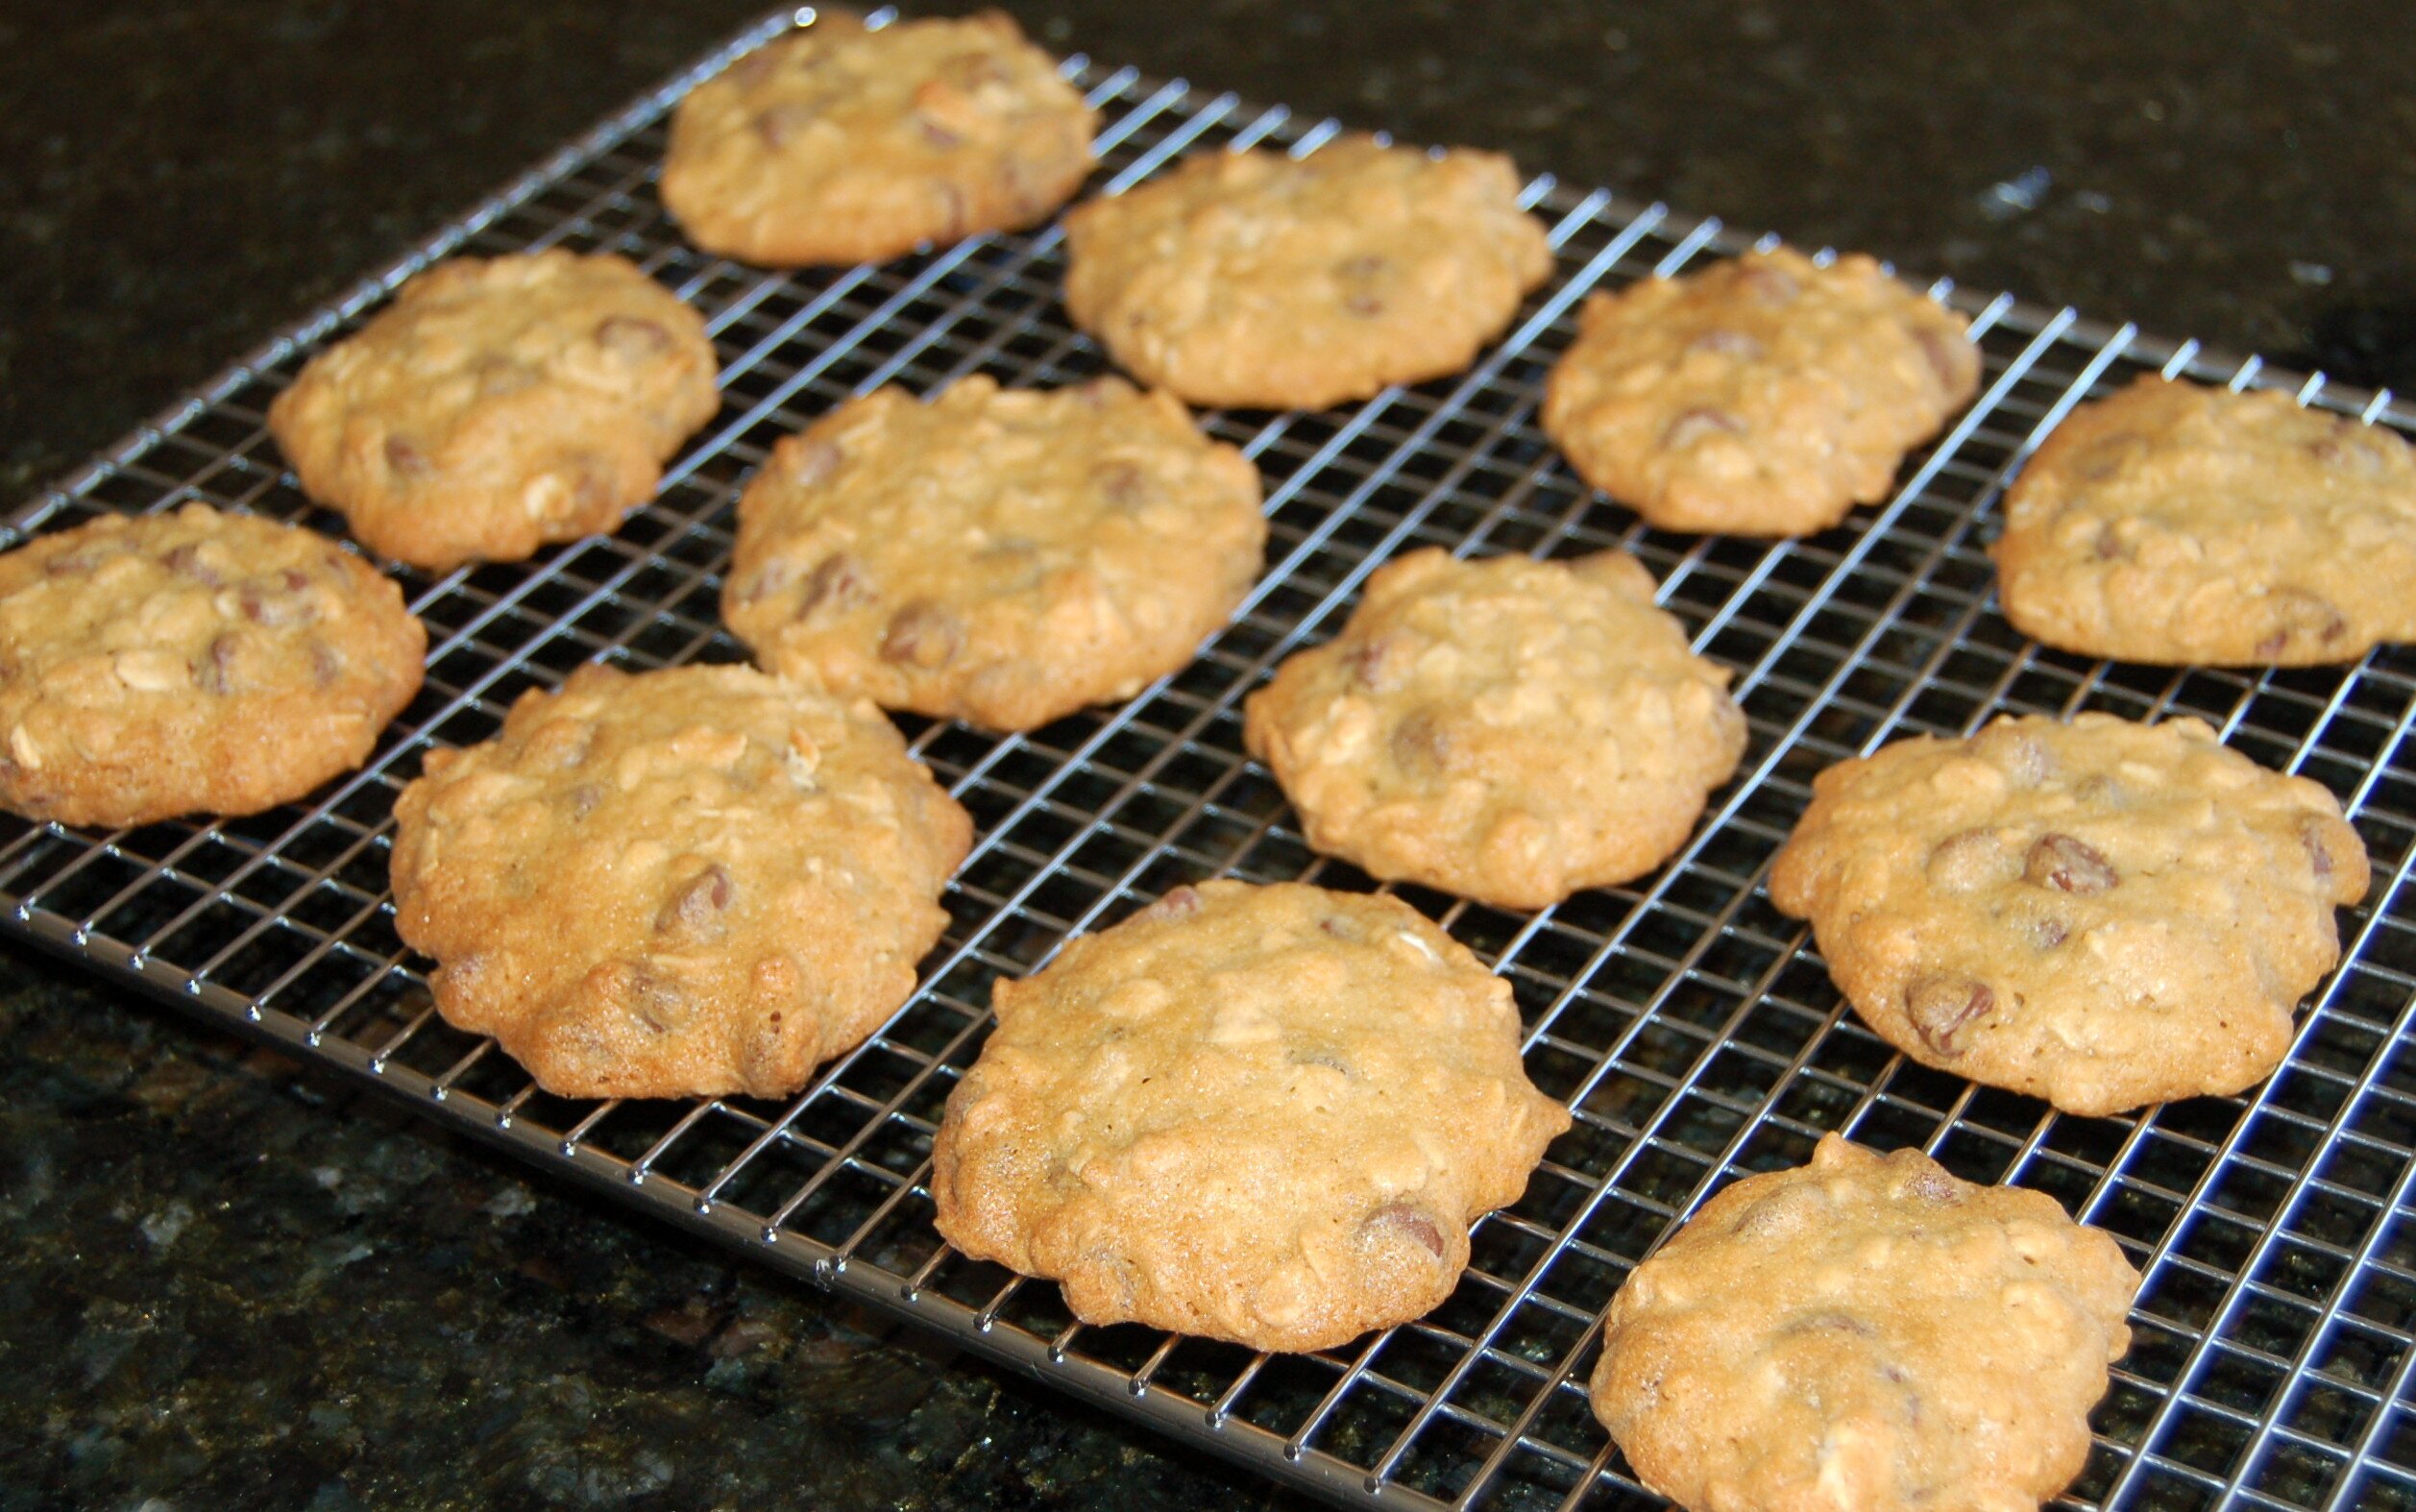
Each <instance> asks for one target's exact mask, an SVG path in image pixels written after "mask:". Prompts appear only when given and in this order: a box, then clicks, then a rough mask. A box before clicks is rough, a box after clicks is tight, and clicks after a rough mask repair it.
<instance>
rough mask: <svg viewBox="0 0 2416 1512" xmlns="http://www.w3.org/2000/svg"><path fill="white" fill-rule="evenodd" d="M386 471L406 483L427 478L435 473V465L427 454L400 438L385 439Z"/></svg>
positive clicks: (389, 437) (390, 437)
mask: <svg viewBox="0 0 2416 1512" xmlns="http://www.w3.org/2000/svg"><path fill="white" fill-rule="evenodd" d="M386 471H387V472H389V473H392V474H393V475H394V476H397V477H399V478H403V479H404V480H406V481H408V480H411V479H415V478H422V477H426V476H428V475H429V474H431V473H433V472H435V471H436V464H435V463H433V462H430V461H429V460H428V459H427V452H425V451H421V450H420V449H419V448H418V447H417V446H415V445H413V444H412V443H411V442H409V441H407V440H405V439H403V437H401V436H388V437H387V438H386Z"/></svg>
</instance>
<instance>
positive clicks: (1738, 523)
mask: <svg viewBox="0 0 2416 1512" xmlns="http://www.w3.org/2000/svg"><path fill="white" fill-rule="evenodd" d="M1979 376H1980V354H1979V352H1978V350H1977V349H1976V348H1974V347H1973V346H1972V344H1971V340H1970V337H1969V336H1968V335H1967V334H1966V323H1965V320H1964V318H1963V317H1962V316H1960V315H1958V314H1956V313H1954V312H1953V311H1952V310H1949V309H1946V308H1944V307H1943V306H1941V305H1939V304H1937V303H1936V302H1935V301H1932V300H1928V299H1924V298H1922V297H1921V295H1920V294H1918V293H1917V292H1916V291H1915V290H1913V289H1910V288H1907V287H1906V286H1905V285H1903V284H1902V283H1899V282H1897V281H1896V280H1894V279H1891V278H1890V277H1889V276H1888V275H1887V273H1886V272H1885V271H1884V270H1882V269H1881V268H1880V266H1879V264H1878V263H1876V262H1874V261H1872V260H1871V259H1870V258H1868V257H1866V256H1859V255H1858V256H1845V257H1840V258H1839V259H1837V261H1835V262H1833V263H1831V264H1829V265H1828V266H1827V267H1820V266H1818V265H1816V264H1815V263H1814V262H1813V261H1812V260H1811V259H1810V258H1808V257H1805V256H1802V255H1801V254H1799V253H1794V252H1790V251H1788V250H1786V249H1784V248H1781V249H1778V250H1776V251H1772V252H1751V253H1747V254H1745V256H1742V257H1739V258H1736V259H1735V260H1733V261H1727V262H1717V263H1714V264H1712V265H1711V266H1710V267H1708V268H1706V269H1704V270H1703V271H1702V272H1700V273H1695V274H1690V275H1688V276H1687V277H1685V278H1682V279H1663V278H1651V279H1646V280H1643V281H1641V282H1638V283H1636V284H1633V285H1631V286H1629V287H1627V288H1625V289H1622V290H1620V291H1619V292H1618V293H1615V294H1597V295H1594V296H1592V297H1591V298H1589V299H1588V300H1587V301H1586V302H1585V305H1584V307H1583V309H1582V310H1581V311H1580V313H1579V316H1578V329H1577V339H1576V341H1575V342H1574V343H1573V344H1572V345H1571V347H1570V348H1569V351H1568V353H1567V354H1565V355H1564V356H1562V358H1561V359H1560V361H1559V362H1558V363H1557V364H1556V365H1555V366H1554V367H1553V368H1552V374H1551V379H1550V386H1549V387H1548V389H1547V390H1546V392H1545V396H1544V410H1543V422H1544V428H1545V430H1546V431H1547V432H1549V433H1550V436H1551V438H1552V441H1553V443H1554V444H1555V445H1557V446H1558V447H1559V448H1560V449H1561V451H1565V452H1567V453H1568V455H1569V460H1570V462H1571V463H1572V464H1573V465H1574V467H1575V468H1576V470H1577V472H1578V475H1579V476H1582V477H1584V478H1585V480H1586V481H1587V482H1589V483H1592V484H1593V485H1594V486H1595V487H1597V488H1599V489H1601V490H1602V491H1603V492H1604V493H1606V494H1609V495H1610V496H1611V497H1612V498H1614V499H1616V500H1619V501H1620V502H1622V503H1623V504H1626V505H1627V506H1628V507H1630V508H1632V509H1634V510H1635V511H1636V512H1637V513H1638V514H1640V515H1642V516H1644V518H1645V519H1646V520H1647V521H1648V522H1649V523H1651V524H1654V525H1657V526H1659V527H1660V528H1662V529H1665V530H1699V531H1704V532H1708V533H1715V534H1720V535H1760V536H1785V535H1804V534H1808V533H1810V532H1812V531H1815V530H1823V529H1826V528H1827V527H1829V526H1830V525H1833V524H1837V523H1838V522H1839V521H1841V520H1843V519H1844V518H1845V516H1846V514H1847V513H1848V512H1849V511H1850V510H1851V509H1852V508H1853V507H1854V505H1856V504H1858V503H1864V504H1867V503H1871V502H1874V501H1876V500H1881V499H1884V498H1886V497H1887V494H1888V490H1889V488H1890V487H1891V485H1892V484H1893V482H1894V480H1895V476H1896V470H1897V468H1898V467H1899V466H1900V465H1901V464H1902V462H1903V461H1904V454H1905V452H1906V451H1908V450H1910V449H1911V448H1913V447H1916V446H1918V445H1919V444H1920V443H1922V442H1924V441H1927V440H1928V439H1930V438H1931V437H1932V436H1935V435H1936V434H1938V431H1939V427H1940V426H1941V425H1943V424H1944V423H1945V421H1946V418H1947V417H1948V416H1950V415H1952V414H1954V413H1955V412H1956V411H1957V410H1960V409H1961V408H1963V406H1964V405H1965V403H1967V402H1969V401H1970V399H1971V396H1972V393H1973V391H1974V390H1975V389H1976V388H1977V387H1978V384H1979Z"/></svg>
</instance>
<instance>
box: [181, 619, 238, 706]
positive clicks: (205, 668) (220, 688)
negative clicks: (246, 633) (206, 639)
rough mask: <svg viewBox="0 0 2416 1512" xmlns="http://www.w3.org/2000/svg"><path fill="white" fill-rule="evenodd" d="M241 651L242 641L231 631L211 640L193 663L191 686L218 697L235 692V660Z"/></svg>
mask: <svg viewBox="0 0 2416 1512" xmlns="http://www.w3.org/2000/svg"><path fill="white" fill-rule="evenodd" d="M242 653H243V646H242V642H241V641H239V640H238V639H237V638H236V637H235V635H234V634H233V633H232V631H230V632H229V633H227V634H225V635H222V636H219V637H218V638H217V639H216V640H213V641H211V642H210V643H209V649H208V650H207V651H204V652H203V653H202V659H201V660H200V661H199V662H197V663H196V664H194V667H193V686H194V687H196V688H199V689H200V690H201V691H202V692H204V693H207V694H211V695H216V696H219V697H224V696H226V695H229V694H231V693H233V692H235V691H236V688H237V685H238V679H237V677H236V674H235V661H236V659H237V658H238V657H240V656H241V655H242Z"/></svg>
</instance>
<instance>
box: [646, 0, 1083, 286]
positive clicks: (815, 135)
mask: <svg viewBox="0 0 2416 1512" xmlns="http://www.w3.org/2000/svg"><path fill="white" fill-rule="evenodd" d="M1097 126H1098V117H1097V114H1096V112H1094V111H1093V110H1091V109H1090V107H1089V106H1087V105H1086V104H1085V103H1084V101H1083V98H1082V96H1081V95H1080V94H1079V93H1077V92H1076V91H1075V89H1074V86H1073V85H1070V84H1067V83H1066V82H1065V80H1064V78H1063V77H1062V75H1060V74H1059V72H1058V69H1057V63H1056V61H1055V60H1053V59H1051V58H1050V57H1049V55H1048V54H1046V53H1044V52H1042V51H1040V49H1038V48H1037V47H1035V46H1033V45H1032V44H1031V43H1030V42H1027V41H1025V40H1024V37H1023V33H1022V32H1020V31H1018V30H1017V29H1016V27H1015V23H1014V22H1013V20H1012V19H1010V18H1009V17H1008V16H1007V15H1005V14H1004V13H1002V12H997V11H986V12H982V13H981V14H979V15H975V16H971V17H968V18H966V19H964V20H931V21H904V22H898V23H896V24H893V25H891V26H886V27H883V28H881V29H880V30H878V31H867V30H866V28H865V26H864V24H863V23H862V22H860V21H858V20H856V19H855V18H854V17H853V16H849V15H844V14H842V13H840V12H828V11H826V12H822V14H821V15H820V16H819V17H818V19H817V20H816V21H815V22H814V24H813V25H812V26H810V27H805V28H801V29H800V30H797V31H795V32H792V33H790V34H789V35H788V36H786V37H780V38H777V39H775V40H773V41H769V42H767V43H765V44H764V45H763V46H762V47H760V48H758V49H757V50H756V51H754V52H752V53H749V54H748V55H747V56H745V57H744V58H742V59H740V60H739V61H737V62H735V63H733V64H731V65H730V68H729V70H728V71H727V72H726V73H723V74H721V75H720V77H718V78H714V79H708V80H706V81H705V82H704V83H703V84H700V85H697V86H696V88H695V89H694V90H693V91H692V92H690V94H689V95H688V97H687V98H686V99H684V100H682V101H681V102H680V103H679V108H678V110H676V111H674V112H673V114H672V116H671V151H670V153H669V155H668V156H667V157H666V158H665V159H664V161H663V182H662V195H663V204H664V207H666V208H668V209H669V210H670V211H671V214H672V216H673V217H674V218H675V219H677V220H678V222H679V224H680V229H681V230H682V231H684V232H687V233H688V239H689V240H691V241H693V242H695V243H696V245H697V246H699V247H702V248H703V249H705V250H706V251H707V252H714V253H720V254H721V255H723V256H731V257H737V258H739V259H741V260H742V261H745V262H754V263H762V264H765V265H767V266H771V267H802V266H807V265H810V264H817V263H847V262H880V261H884V260H886V259H888V258H891V257H895V256H902V255H904V254H906V253H909V252H912V251H914V250H915V247H917V246H919V245H921V244H922V243H924V242H953V241H957V240H960V239H961V238H963V237H965V236H969V235H972V234H973V233H974V232H985V231H1001V230H1010V229H1013V228H1016V227H1023V226H1030V225H1033V224H1035V223H1037V222H1039V221H1042V220H1046V219H1047V218H1048V216H1049V215H1050V213H1051V212H1052V211H1054V210H1055V209H1056V208H1057V207H1059V206H1061V205H1062V204H1064V203H1065V202H1066V200H1068V199H1069V198H1071V197H1072V195H1073V193H1074V191H1075V190H1076V189H1078V188H1080V187H1081V186H1082V182H1083V180H1084V179H1086V178H1087V177H1088V176H1089V174H1090V162H1091V148H1090V139H1091V134H1092V133H1093V131H1095V130H1096V128H1097Z"/></svg>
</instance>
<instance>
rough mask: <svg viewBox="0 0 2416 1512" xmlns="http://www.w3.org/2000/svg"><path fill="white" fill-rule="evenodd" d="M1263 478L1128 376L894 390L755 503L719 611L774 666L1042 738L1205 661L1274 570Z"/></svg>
mask: <svg viewBox="0 0 2416 1512" xmlns="http://www.w3.org/2000/svg"><path fill="white" fill-rule="evenodd" d="M1258 499H1259V495H1258V475H1257V469H1255V468H1253V467H1252V466H1251V464H1250V462H1249V460H1248V459H1247V458H1246V457H1244V456H1243V455H1242V454H1241V453H1240V452H1239V451H1236V450H1234V449H1233V448H1232V447H1230V446H1226V445H1224V444H1223V443H1221V442H1215V441H1211V440H1209V439H1208V437H1207V436H1205V435H1203V434H1202V433H1201V432H1200V430H1199V428H1198V427H1196V426H1194V425H1193V424H1192V421H1191V417H1190V415H1189V414H1188V413H1187V412H1186V411H1185V410H1184V408H1183V406H1182V405H1181V404H1179V403H1177V402H1175V401H1174V400H1172V399H1171V398H1168V397H1167V396H1165V395H1163V394H1144V393H1140V392H1138V391H1136V390H1135V389H1134V388H1133V386H1132V385H1131V384H1129V383H1126V382H1125V381H1124V380H1122V379H1121V378H1101V379H1098V380H1096V381H1094V382H1090V383H1086V384H1082V385H1078V386H1076V387H1071V388H1062V389H1052V390H1046V391H1041V390H1015V389H1001V388H1000V387H999V386H998V385H997V383H996V382H994V381H993V380H991V379H990V378H987V377H983V376H980V375H976V376H974V377H971V378H963V379H961V380H959V381H958V382H956V383H954V384H951V385H950V386H949V387H948V388H947V389H945V390H943V391H942V392H940V393H939V394H937V395H935V396H933V397H932V398H931V399H930V400H929V401H927V402H926V401H918V400H916V399H915V397H914V396H913V395H911V394H908V393H907V392H906V391H904V390H903V389H896V388H885V389H882V390H880V391H878V392H876V393H873V394H870V395H867V396H866V397H864V398H862V399H857V400H851V401H849V402H846V403H844V404H842V405H841V406H840V407H839V408H838V409H836V410H834V411H832V412H831V413H830V414H828V415H826V416H824V417H823V418H822V419H820V420H818V421H817V422H815V423H814V425H813V426H811V427H808V428H807V429H806V430H805V431H804V432H803V433H802V434H800V435H796V436H793V437H789V438H787V439H785V440H783V441H782V442H781V443H780V445H779V446H778V448H776V449H775V450H774V451H773V453H772V458H771V461H770V462H769V464H767V465H766V466H765V468H764V470H763V472H762V473H760V474H758V475H757V476H756V477H755V480H754V481H753V482H752V483H750V484H749V485H748V486H747V489H746V492H745V494H744V497H742V498H741V499H740V500H739V510H738V512H739V534H738V546H737V549H736V552H735V555H734V557H733V560H732V564H731V570H730V575H729V581H728V586H727V587H726V588H725V589H724V591H723V593H722V617H723V618H724V619H725V620H727V621H728V622H729V624H730V628H731V630H732V631H733V632H734V633H736V634H737V636H738V637H739V639H741V640H743V641H744V642H745V643H746V644H747V645H748V646H751V647H753V648H754V650H755V653H756V655H757V657H758V658H759V659H760V660H761V661H762V662H763V663H764V665H766V666H767V667H769V668H771V669H772V670H774V671H810V672H811V673H813V674H814V675H816V676H818V677H819V678H820V679H821V680H822V681H823V683H824V684H825V685H826V686H829V687H831V688H833V689H836V690H839V691H841V692H844V693H850V694H861V695H864V696H866V697H869V698H871V699H872V700H873V701H875V702H876V703H880V704H882V705H884V706H885V707H888V708H892V709H912V710H915V712H917V713H921V714H928V715H933V716H937V717H940V718H943V719H965V720H968V721H970V722H972V723H974V724H979V725H983V726H985V727H988V728H990V729H999V730H1025V729H1031V728H1034V727H1035V726H1037V725H1040V724H1045V723H1047V722H1048V721H1049V720H1051V719H1057V718H1058V717H1060V716H1062V715H1065V714H1070V713H1072V712H1073V711H1074V710H1076V709H1079V708H1082V707H1084V706H1085V705H1087V704H1092V703H1097V702H1100V701H1103V700H1107V699H1114V698H1124V697H1129V696H1130V695H1132V694H1134V693H1135V692H1136V691H1137V690H1138V689H1140V688H1141V687H1142V686H1143V685H1144V684H1146V683H1147V682H1149V681H1150V680H1151V679H1152V678H1155V677H1158V676H1159V675H1161V674H1163V673H1166V672H1169V671H1174V670H1176V669H1177V668H1179V667H1182V666H1183V665H1184V664H1185V663H1186V662H1188V661H1189V660H1190V659H1191V655H1192V652H1193V651H1194V650H1195V649H1196V648H1197V647H1198V646H1199V644H1200V642H1201V641H1202V640H1203V639H1204V638H1206V637H1207V636H1208V634H1210V633H1211V632H1213V631H1215V630H1216V629H1218V628H1220V627H1221V626H1222V625H1223V624H1224V623H1225V622H1226V618H1227V617H1228V616H1229V615H1230V614H1231V613H1232V609H1233V606H1234V605H1235V604H1237V603H1239V602H1240V601H1241V597H1242V596H1243V594H1245V593H1246V592H1247V591H1248V590H1249V587H1250V584H1251V582H1252V580H1253V579H1254V578H1256V577H1257V573H1258V566H1259V559H1260V553H1261V551H1262V549H1263V548H1264V545H1265V542H1266V522H1265V520H1264V519H1263V518H1262V517H1261V516H1260V514H1259V512H1258Z"/></svg>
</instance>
